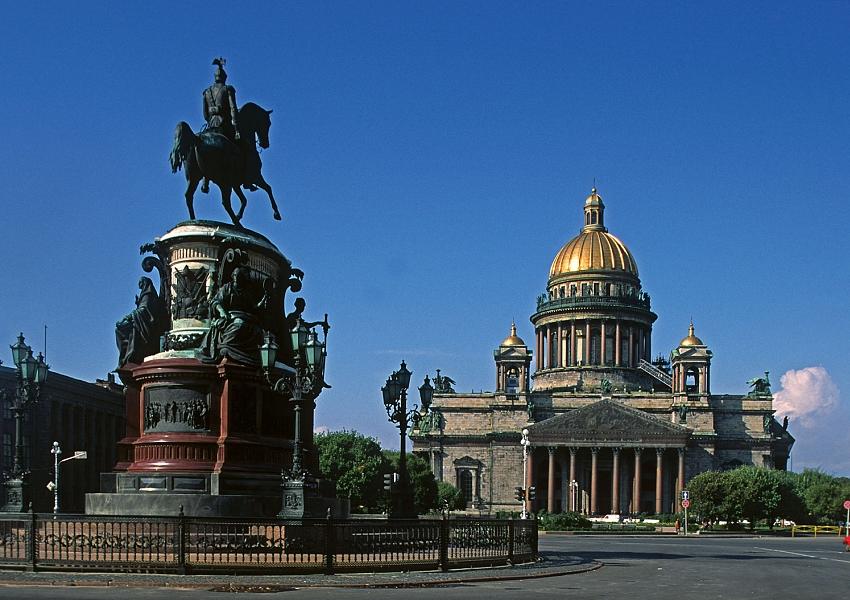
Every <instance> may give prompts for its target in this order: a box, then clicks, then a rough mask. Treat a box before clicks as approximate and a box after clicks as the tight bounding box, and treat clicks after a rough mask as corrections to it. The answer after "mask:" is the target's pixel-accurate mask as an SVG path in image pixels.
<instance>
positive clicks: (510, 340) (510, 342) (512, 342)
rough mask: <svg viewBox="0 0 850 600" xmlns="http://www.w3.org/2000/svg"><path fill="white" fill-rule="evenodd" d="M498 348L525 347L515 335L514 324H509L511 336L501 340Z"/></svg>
mask: <svg viewBox="0 0 850 600" xmlns="http://www.w3.org/2000/svg"><path fill="white" fill-rule="evenodd" d="M499 345H500V346H525V342H523V341H522V338H521V337H519V336H518V335H517V334H516V323H511V334H510V335H509V336H508V337H506V338H505V339H504V340H502V343H501V344H499Z"/></svg>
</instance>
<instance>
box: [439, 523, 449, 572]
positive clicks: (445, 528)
mask: <svg viewBox="0 0 850 600" xmlns="http://www.w3.org/2000/svg"><path fill="white" fill-rule="evenodd" d="M440 569H441V570H443V571H448V570H449V519H448V517H447V516H446V515H445V514H444V515H443V518H442V519H440Z"/></svg>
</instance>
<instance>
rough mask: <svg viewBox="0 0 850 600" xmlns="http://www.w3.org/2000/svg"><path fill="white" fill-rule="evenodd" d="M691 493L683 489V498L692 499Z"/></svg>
mask: <svg viewBox="0 0 850 600" xmlns="http://www.w3.org/2000/svg"><path fill="white" fill-rule="evenodd" d="M690 498H691V493H690V492H689V491H688V490H682V500H690Z"/></svg>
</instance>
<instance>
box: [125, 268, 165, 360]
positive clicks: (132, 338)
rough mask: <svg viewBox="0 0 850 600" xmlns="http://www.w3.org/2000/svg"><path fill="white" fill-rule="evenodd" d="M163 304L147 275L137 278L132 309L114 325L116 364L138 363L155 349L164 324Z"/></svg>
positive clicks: (163, 330)
mask: <svg viewBox="0 0 850 600" xmlns="http://www.w3.org/2000/svg"><path fill="white" fill-rule="evenodd" d="M165 317H166V312H165V304H164V303H163V301H162V299H161V298H160V297H159V295H158V294H157V293H156V288H155V287H154V285H153V281H151V279H150V277H142V278H141V279H139V295H138V296H136V308H135V309H134V310H133V312H131V313H130V314H128V315H127V316H125V317H124V318H123V319H121V320H120V321H118V322H117V323H116V324H115V342H116V344H117V345H118V367H119V368H120V367H123V366H124V365H125V364H127V363H140V362H142V361H143V360H144V359H145V357H146V356H150V355H151V354H156V353H157V352H158V351H159V338H160V336H161V335H162V334H163V333H164V332H165V327H166V318H165Z"/></svg>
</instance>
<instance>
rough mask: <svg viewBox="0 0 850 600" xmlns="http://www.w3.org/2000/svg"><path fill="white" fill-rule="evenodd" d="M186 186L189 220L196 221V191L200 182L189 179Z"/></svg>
mask: <svg viewBox="0 0 850 600" xmlns="http://www.w3.org/2000/svg"><path fill="white" fill-rule="evenodd" d="M186 183H187V185H186V193H185V194H184V195H185V196H186V208H188V209H189V218H190V219H191V220H192V221H194V220H195V190H196V189H198V180H197V179H189V180H188V181H187V182H186Z"/></svg>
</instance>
